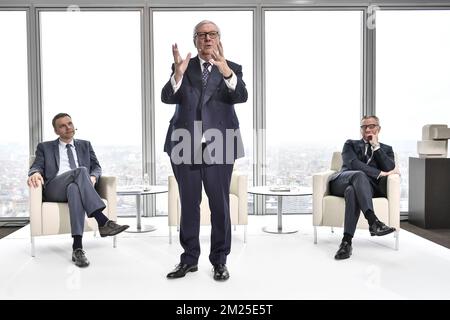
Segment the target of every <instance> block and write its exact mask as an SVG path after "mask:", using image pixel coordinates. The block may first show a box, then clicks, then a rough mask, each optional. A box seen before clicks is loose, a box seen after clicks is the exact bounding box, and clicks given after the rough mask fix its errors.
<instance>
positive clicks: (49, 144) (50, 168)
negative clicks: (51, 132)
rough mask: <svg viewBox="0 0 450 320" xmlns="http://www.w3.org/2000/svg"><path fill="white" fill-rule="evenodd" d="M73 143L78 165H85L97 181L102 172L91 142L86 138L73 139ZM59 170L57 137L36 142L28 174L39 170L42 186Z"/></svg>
mask: <svg viewBox="0 0 450 320" xmlns="http://www.w3.org/2000/svg"><path fill="white" fill-rule="evenodd" d="M73 143H74V145H75V149H76V152H77V157H78V165H79V166H80V167H86V168H87V169H88V170H89V173H90V175H91V176H95V177H96V178H97V181H98V180H99V178H100V175H101V174H102V168H101V167H100V164H99V163H98V160H97V157H96V155H95V152H94V150H93V149H92V146H91V143H90V142H89V141H86V140H79V139H74V140H73ZM58 170H59V139H56V140H54V141H45V142H41V143H39V144H38V146H37V148H36V159H35V160H34V162H33V165H32V166H31V168H30V170H29V171H28V176H31V175H32V174H33V173H35V172H40V173H41V175H42V176H43V177H44V183H45V184H44V186H45V185H46V184H47V183H48V182H49V181H50V180H51V179H53V178H54V177H56V175H57V174H58Z"/></svg>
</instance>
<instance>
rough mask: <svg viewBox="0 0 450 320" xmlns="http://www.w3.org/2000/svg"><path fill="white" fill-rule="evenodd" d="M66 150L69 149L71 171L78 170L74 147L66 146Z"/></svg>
mask: <svg viewBox="0 0 450 320" xmlns="http://www.w3.org/2000/svg"><path fill="white" fill-rule="evenodd" d="M66 148H67V156H68V157H69V165H70V169H76V168H77V165H76V164H75V158H74V157H73V152H72V145H71V144H66Z"/></svg>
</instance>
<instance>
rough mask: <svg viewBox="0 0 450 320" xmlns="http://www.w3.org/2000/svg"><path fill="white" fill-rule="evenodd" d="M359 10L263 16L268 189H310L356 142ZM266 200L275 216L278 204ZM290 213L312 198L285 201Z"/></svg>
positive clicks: (304, 208) (303, 208) (309, 205)
mask: <svg viewBox="0 0 450 320" xmlns="http://www.w3.org/2000/svg"><path fill="white" fill-rule="evenodd" d="M361 19H362V13H361V12H360V11H342V12H340V11H269V12H266V15H265V20H266V30H265V32H266V39H265V40H266V44H265V47H266V68H267V72H266V92H265V94H266V106H267V118H266V119H267V120H266V125H267V127H266V130H267V132H266V135H267V152H266V157H267V177H266V178H267V184H268V185H293V186H295V185H300V186H308V187H312V174H313V173H316V172H321V171H324V170H327V169H329V168H330V162H331V156H332V153H333V151H341V150H342V146H343V145H344V142H345V141H346V140H347V139H350V138H351V139H359V138H360V136H359V120H360V108H361V105H360V99H361V94H360V92H361V89H360V88H361V47H362V44H361V39H362V38H361ZM266 198H268V199H267V200H266V201H267V202H266V208H267V211H268V212H269V213H270V212H273V213H275V212H276V210H277V204H276V199H275V198H274V199H272V198H271V197H266ZM283 207H284V208H283V210H284V211H285V212H286V213H294V212H296V213H298V212H311V211H312V203H311V197H286V199H285V201H283Z"/></svg>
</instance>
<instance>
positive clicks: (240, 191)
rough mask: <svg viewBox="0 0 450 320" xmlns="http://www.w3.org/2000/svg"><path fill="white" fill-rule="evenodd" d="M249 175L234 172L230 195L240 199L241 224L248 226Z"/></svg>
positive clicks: (239, 216)
mask: <svg viewBox="0 0 450 320" xmlns="http://www.w3.org/2000/svg"><path fill="white" fill-rule="evenodd" d="M247 184H248V181H247V175H246V174H242V173H239V172H237V171H234V172H233V174H232V175H231V184H230V194H234V195H235V196H237V197H238V199H239V201H238V210H239V215H238V218H239V224H247V223H248V221H247V218H248V194H247V189H248V186H247Z"/></svg>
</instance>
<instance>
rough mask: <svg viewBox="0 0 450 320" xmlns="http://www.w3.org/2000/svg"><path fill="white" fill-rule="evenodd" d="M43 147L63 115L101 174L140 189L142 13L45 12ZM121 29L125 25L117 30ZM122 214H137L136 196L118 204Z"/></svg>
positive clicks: (43, 40) (43, 31)
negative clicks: (90, 150) (87, 144)
mask: <svg viewBox="0 0 450 320" xmlns="http://www.w3.org/2000/svg"><path fill="white" fill-rule="evenodd" d="M40 18H41V37H42V38H41V48H42V51H41V53H42V75H43V80H42V88H43V95H42V96H43V132H44V140H51V139H56V138H57V136H56V135H55V133H54V131H53V127H52V124H51V121H52V118H53V116H54V115H55V114H57V113H59V112H66V113H69V114H70V115H71V116H72V120H73V122H74V124H75V126H76V127H77V129H78V131H77V134H76V136H75V138H78V139H85V140H89V141H91V143H92V146H93V148H94V151H95V152H96V155H97V157H98V159H99V161H100V165H101V166H102V168H103V174H104V175H114V176H116V177H117V179H118V185H119V186H121V185H131V184H138V183H141V177H142V130H141V127H142V125H141V121H142V117H141V114H142V103H141V32H140V12H137V11H128V12H124V11H122V12H97V11H96V12H84V11H82V12H42V13H41V16H40ZM118 22H120V23H118ZM118 207H119V214H120V215H123V214H128V213H129V214H130V215H135V213H136V207H135V200H134V197H119V198H118Z"/></svg>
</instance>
